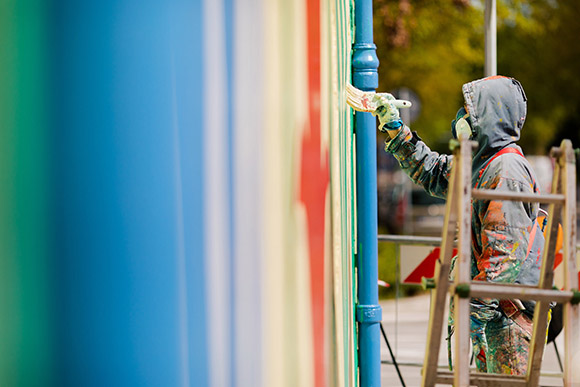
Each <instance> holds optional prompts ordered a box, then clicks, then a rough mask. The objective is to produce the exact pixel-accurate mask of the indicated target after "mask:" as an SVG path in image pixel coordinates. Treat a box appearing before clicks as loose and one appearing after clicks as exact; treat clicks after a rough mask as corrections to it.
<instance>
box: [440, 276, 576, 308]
mask: <svg viewBox="0 0 580 387" xmlns="http://www.w3.org/2000/svg"><path fill="white" fill-rule="evenodd" d="M458 286H463V289H466V286H467V284H460V285H458ZM468 286H469V297H489V298H499V299H510V298H517V299H520V300H536V301H555V302H559V303H565V302H569V301H570V300H571V299H572V297H573V295H574V293H573V292H572V291H569V290H555V289H539V288H537V287H534V286H525V285H516V284H496V283H493V282H483V281H482V282H472V283H470V284H469V285H468ZM450 291H451V293H452V294H454V293H455V287H451V288H450Z"/></svg>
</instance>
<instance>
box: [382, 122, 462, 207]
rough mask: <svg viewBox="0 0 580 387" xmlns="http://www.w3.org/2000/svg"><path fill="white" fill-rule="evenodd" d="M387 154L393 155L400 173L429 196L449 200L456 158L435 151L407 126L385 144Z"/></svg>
mask: <svg viewBox="0 0 580 387" xmlns="http://www.w3.org/2000/svg"><path fill="white" fill-rule="evenodd" d="M385 151H386V152H388V153H391V154H393V156H395V158H396V159H397V161H398V162H399V165H400V166H401V169H402V170H403V171H404V172H405V173H406V174H407V175H408V176H409V177H410V178H411V180H412V181H413V182H415V183H416V184H418V185H420V186H422V187H423V188H424V189H425V190H426V191H427V192H428V193H429V194H430V195H432V196H437V197H440V198H445V197H446V196H447V188H448V184H449V176H450V172H451V164H452V162H453V156H450V155H440V154H439V153H437V152H434V151H432V150H431V149H429V147H428V146H427V145H426V144H425V143H424V142H423V141H422V140H421V139H420V138H419V136H417V133H411V130H410V129H409V128H408V127H407V126H405V127H404V128H403V129H402V130H401V131H400V132H399V133H398V134H397V136H396V137H395V138H393V139H392V140H390V141H387V142H385Z"/></svg>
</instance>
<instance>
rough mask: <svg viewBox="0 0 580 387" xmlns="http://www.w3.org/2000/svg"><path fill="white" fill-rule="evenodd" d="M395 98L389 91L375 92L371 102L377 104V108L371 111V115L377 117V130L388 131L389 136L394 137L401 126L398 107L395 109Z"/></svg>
mask: <svg viewBox="0 0 580 387" xmlns="http://www.w3.org/2000/svg"><path fill="white" fill-rule="evenodd" d="M396 100H397V99H396V98H395V97H393V95H392V94H389V93H380V94H375V95H374V97H373V102H374V103H376V104H377V109H376V110H375V111H374V112H372V115H373V116H378V117H379V122H380V125H379V130H380V131H381V132H388V133H389V135H390V136H391V137H394V136H395V135H396V134H397V133H398V132H399V130H401V128H402V127H403V121H401V117H400V115H399V109H397V107H396V106H395V103H394V101H396Z"/></svg>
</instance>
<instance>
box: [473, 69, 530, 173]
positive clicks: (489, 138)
mask: <svg viewBox="0 0 580 387" xmlns="http://www.w3.org/2000/svg"><path fill="white" fill-rule="evenodd" d="M462 90H463V98H464V100H465V106H466V107H467V111H468V112H469V115H470V117H471V127H472V130H473V140H474V141H477V142H478V144H479V146H478V148H477V149H476V150H475V151H474V156H473V169H472V171H473V175H476V174H477V173H479V170H480V169H481V168H482V167H483V165H484V164H485V162H486V161H487V160H488V159H489V158H490V157H491V156H493V155H494V154H495V153H496V152H498V151H499V150H500V149H502V148H505V147H506V146H508V145H510V144H514V143H515V142H516V141H518V140H519V139H520V132H521V130H522V127H523V126H524V121H525V120H526V111H527V108H526V101H527V98H526V94H525V93H524V89H523V87H522V85H521V84H520V82H518V81H517V80H516V79H514V78H508V77H502V76H493V77H489V78H484V79H478V80H476V81H473V82H469V83H466V84H465V85H463V88H462Z"/></svg>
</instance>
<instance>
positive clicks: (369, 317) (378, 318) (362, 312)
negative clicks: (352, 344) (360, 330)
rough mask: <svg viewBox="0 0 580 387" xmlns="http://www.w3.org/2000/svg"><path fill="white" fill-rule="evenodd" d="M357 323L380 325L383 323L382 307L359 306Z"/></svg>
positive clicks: (357, 308) (357, 307)
mask: <svg viewBox="0 0 580 387" xmlns="http://www.w3.org/2000/svg"><path fill="white" fill-rule="evenodd" d="M356 321H358V322H360V323H361V324H372V323H380V322H382V321H383V308H381V306H380V305H357V306H356Z"/></svg>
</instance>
